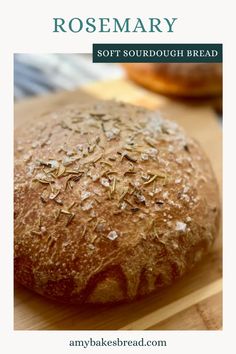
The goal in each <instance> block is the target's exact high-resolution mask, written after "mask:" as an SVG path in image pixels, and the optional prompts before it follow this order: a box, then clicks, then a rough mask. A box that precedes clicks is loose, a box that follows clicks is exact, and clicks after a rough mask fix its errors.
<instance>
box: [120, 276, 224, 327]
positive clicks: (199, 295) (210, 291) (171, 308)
mask: <svg viewBox="0 0 236 354" xmlns="http://www.w3.org/2000/svg"><path fill="white" fill-rule="evenodd" d="M221 291H222V278H221V279H218V280H216V281H215V282H213V283H211V284H209V285H206V286H204V287H203V288H201V289H199V290H196V291H194V292H193V293H191V294H189V295H187V296H184V297H183V298H181V299H179V300H177V301H174V302H172V303H170V304H169V305H166V306H164V307H162V308H160V309H158V310H156V311H154V312H152V313H151V314H149V315H147V316H144V317H142V318H140V319H139V320H137V321H134V322H131V323H129V324H128V325H126V326H124V327H121V328H119V330H142V329H148V328H149V327H151V326H153V325H155V324H157V323H160V322H162V321H164V320H166V319H167V318H170V317H172V316H174V315H176V314H177V313H179V312H181V311H183V310H186V309H187V308H189V307H191V306H193V305H195V304H197V303H199V302H200V301H203V300H205V299H207V298H209V297H211V296H213V295H216V294H218V293H220V292H221Z"/></svg>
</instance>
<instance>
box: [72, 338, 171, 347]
mask: <svg viewBox="0 0 236 354" xmlns="http://www.w3.org/2000/svg"><path fill="white" fill-rule="evenodd" d="M69 347H80V348H83V349H87V348H89V347H96V348H97V347H167V342H166V340H163V339H144V338H140V339H138V340H137V339H120V338H116V339H105V338H103V337H101V338H100V339H93V338H91V337H90V338H89V339H87V340H86V339H78V340H70V341H69Z"/></svg>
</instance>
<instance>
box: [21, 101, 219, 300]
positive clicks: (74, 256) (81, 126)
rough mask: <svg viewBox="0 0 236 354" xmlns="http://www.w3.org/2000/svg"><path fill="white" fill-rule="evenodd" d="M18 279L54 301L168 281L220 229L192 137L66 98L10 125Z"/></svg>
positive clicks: (133, 112) (157, 120)
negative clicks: (61, 105)
mask: <svg viewBox="0 0 236 354" xmlns="http://www.w3.org/2000/svg"><path fill="white" fill-rule="evenodd" d="M15 137H16V139H15V140H16V143H15V242H14V243H15V278H16V280H17V281H19V282H20V283H21V284H23V285H25V286H27V287H28V288H30V289H33V290H34V291H36V292H38V293H40V294H42V295H44V296H47V297H49V298H52V299H56V300H59V301H63V302H79V303H82V302H91V303H99V302H100V303H105V302H118V301H128V300H132V299H135V298H137V297H139V296H142V295H145V294H148V293H150V292H151V291H153V290H155V289H157V288H158V287H162V286H165V285H167V284H171V283H172V282H173V281H174V280H175V279H176V278H178V277H180V276H181V275H183V274H184V273H185V272H186V271H188V270H189V269H191V268H192V267H193V266H194V265H195V263H196V262H198V261H199V260H200V259H201V258H202V256H203V255H204V254H205V253H206V252H207V251H208V249H209V247H210V246H211V245H212V243H213V240H214V238H215V236H216V234H217V231H218V222H219V202H218V191H217V183H216V180H215V177H214V175H213V172H212V169H211V166H210V164H209V161H208V160H207V158H206V156H205V154H204V153H203V152H202V150H201V149H200V147H199V145H198V144H197V143H196V142H195V141H193V140H192V139H191V138H189V137H187V136H186V135H185V133H184V132H183V131H182V129H181V128H179V127H178V126H177V125H176V124H175V123H174V122H170V121H167V120H164V119H162V118H161V117H160V116H159V115H158V113H156V112H152V111H149V110H146V109H144V108H140V107H135V106H131V105H128V104H124V103H116V102H113V101H107V102H105V101H103V102H96V103H93V104H91V105H78V106H76V105H75V106H70V107H66V108H65V109H63V110H61V111H60V112H55V113H51V114H48V115H45V116H43V117H39V118H38V120H37V121H35V124H34V125H33V126H31V127H28V128H27V129H26V128H25V129H23V128H20V129H18V130H17V131H16V133H15Z"/></svg>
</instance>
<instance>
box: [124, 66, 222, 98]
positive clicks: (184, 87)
mask: <svg viewBox="0 0 236 354" xmlns="http://www.w3.org/2000/svg"><path fill="white" fill-rule="evenodd" d="M123 67H124V68H125V70H126V72H127V75H128V77H129V78H130V79H131V80H133V81H135V82H137V83H138V84H140V85H142V86H144V87H146V88H148V89H150V90H152V91H156V92H159V93H162V94H166V95H174V96H180V97H201V98H204V97H212V96H219V95H221V92H222V65H221V64H220V63H126V64H123Z"/></svg>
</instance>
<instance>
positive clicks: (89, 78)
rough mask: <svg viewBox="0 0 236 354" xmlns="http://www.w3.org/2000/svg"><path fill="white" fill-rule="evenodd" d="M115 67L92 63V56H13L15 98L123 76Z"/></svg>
mask: <svg viewBox="0 0 236 354" xmlns="http://www.w3.org/2000/svg"><path fill="white" fill-rule="evenodd" d="M123 76H124V74H123V71H122V69H121V68H120V67H119V65H116V64H105V63H102V64H100V63H93V62H92V56H91V54H76V53H75V54H64V53H58V54H28V53H27V54H15V55H14V98H15V101H18V100H20V99H23V98H25V97H27V96H34V95H40V94H45V93H47V92H48V93H49V92H53V91H58V90H73V89H76V88H79V87H80V86H82V85H85V84H89V83H90V82H93V81H98V80H109V79H117V78H121V77H123Z"/></svg>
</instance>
